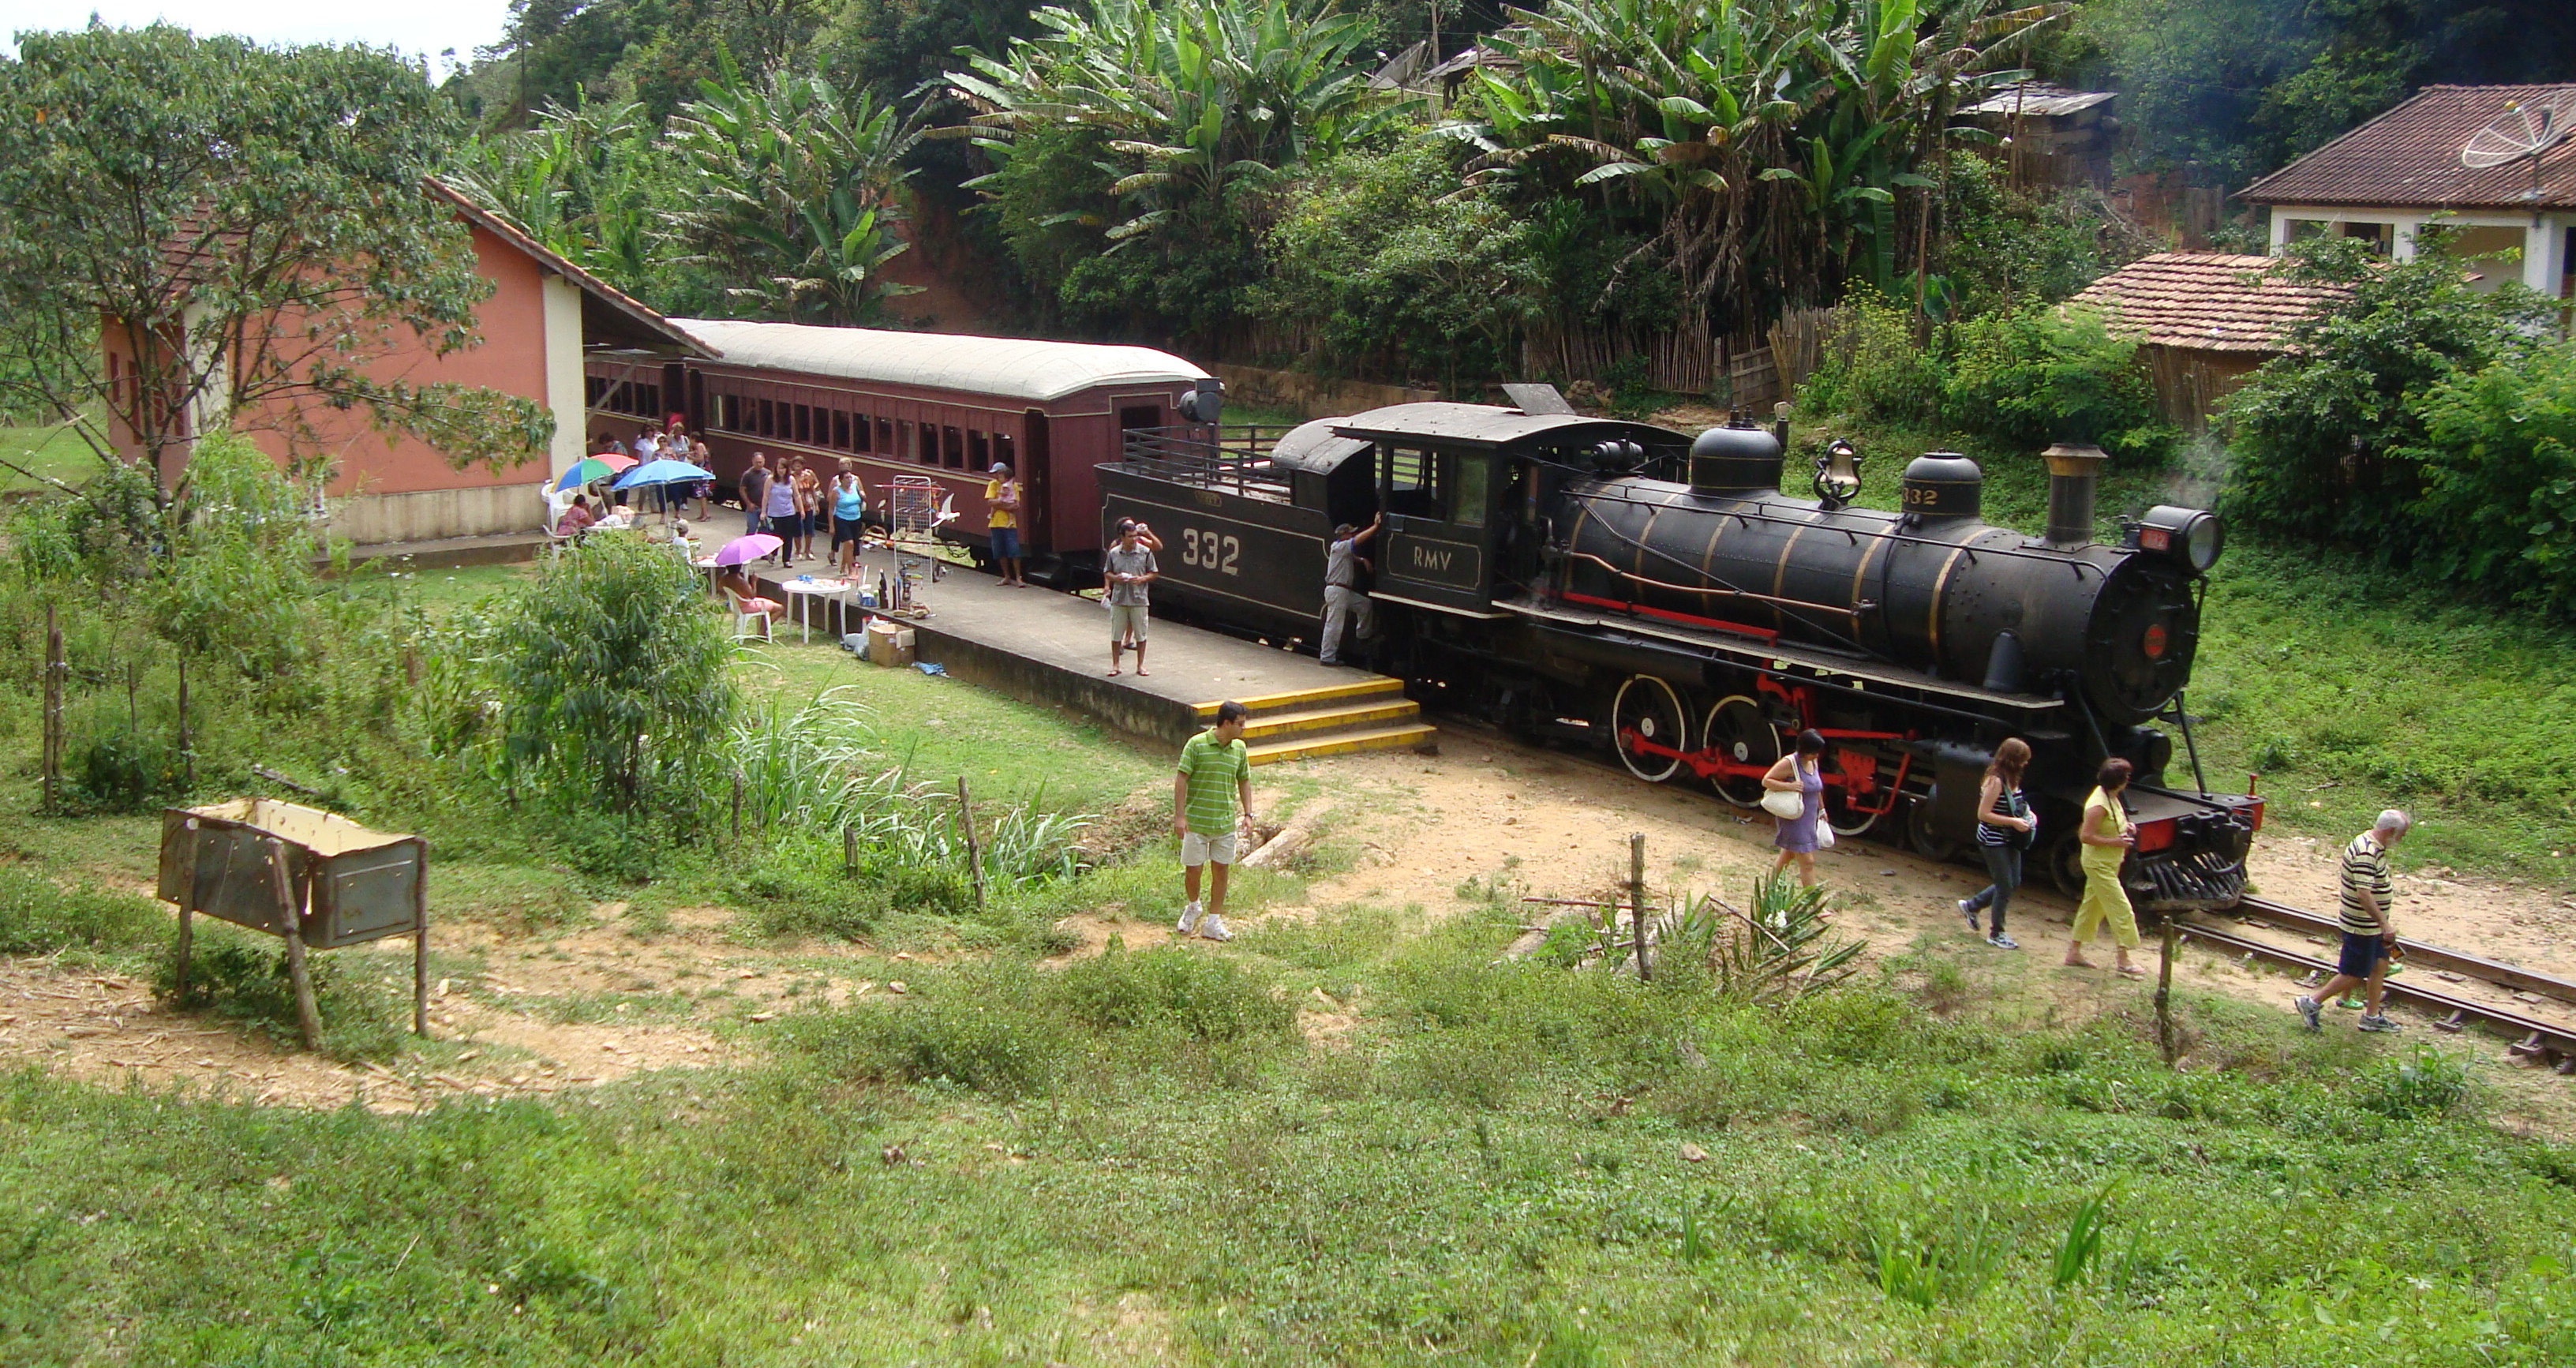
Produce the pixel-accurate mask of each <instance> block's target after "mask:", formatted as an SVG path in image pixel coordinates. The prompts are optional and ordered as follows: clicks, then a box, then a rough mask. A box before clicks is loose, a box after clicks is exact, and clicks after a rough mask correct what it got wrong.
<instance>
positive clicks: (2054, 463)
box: [2040, 442, 2111, 546]
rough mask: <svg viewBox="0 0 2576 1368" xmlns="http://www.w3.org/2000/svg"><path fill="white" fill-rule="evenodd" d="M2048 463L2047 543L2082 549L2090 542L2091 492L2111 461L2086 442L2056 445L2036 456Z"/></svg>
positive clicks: (2091, 527) (2091, 530)
mask: <svg viewBox="0 0 2576 1368" xmlns="http://www.w3.org/2000/svg"><path fill="white" fill-rule="evenodd" d="M2040 456H2041V459H2043V460H2045V461H2047V462H2048V542H2049V544H2050V545H2052V546H2084V545H2087V544H2089V543H2090V542H2091V541H2092V540H2093V489H2094V486H2095V485H2096V484H2097V483H2099V482H2100V479H2101V474H2102V466H2103V465H2104V463H2106V462H2108V461H2109V460H2110V459H2111V458H2110V457H2109V456H2107V455H2105V454H2103V451H2102V448H2100V447H2097V446H2094V445H2093V444H2091V443H2089V442H2084V443H2073V442H2060V443H2058V444H2057V445H2055V446H2053V447H2050V448H2049V449H2048V450H2046V451H2044V452H2042V453H2040Z"/></svg>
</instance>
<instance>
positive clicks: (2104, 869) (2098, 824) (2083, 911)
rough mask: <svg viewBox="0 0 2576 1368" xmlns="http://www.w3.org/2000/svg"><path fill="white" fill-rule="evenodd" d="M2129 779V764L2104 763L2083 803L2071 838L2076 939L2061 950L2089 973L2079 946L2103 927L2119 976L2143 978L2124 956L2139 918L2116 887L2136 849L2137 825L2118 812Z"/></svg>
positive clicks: (2130, 947)
mask: <svg viewBox="0 0 2576 1368" xmlns="http://www.w3.org/2000/svg"><path fill="white" fill-rule="evenodd" d="M2129 774H2130V765H2129V762H2128V761H2126V760H2122V759H2118V758H2116V757H2115V758H2113V759H2109V760H2105V761H2103V762H2102V772H2101V773H2100V774H2099V775H2097V776H2096V777H2095V779H2094V785H2095V787H2094V789H2093V792H2092V793H2091V795H2089V796H2088V797H2086V798H2085V800H2084V820H2083V822H2082V823H2080V824H2078V825H2077V827H2076V828H2075V835H2076V838H2077V839H2079V840H2081V841H2082V842H2084V901H2083V903H2082V904H2080V905H2079V906H2077V907H2076V909H2075V939H2073V940H2071V941H2068V942H2067V944H2066V962H2067V963H2068V964H2071V965H2073V966H2075V967H2076V968H2079V969H2089V968H2091V967H2092V964H2091V962H2090V961H2088V960H2086V959H2085V958H2084V942H2086V941H2088V940H2091V939H2093V932H2094V930H2095V928H2097V927H2099V926H2101V925H2102V923H2104V922H2106V921H2107V922H2109V923H2110V924H2111V943H2112V944H2113V945H2115V946H2117V947H2118V948H2119V955H2120V960H2119V965H2118V968H2119V971H2120V972H2121V973H2122V974H2124V975H2126V976H2128V977H2130V978H2143V977H2145V971H2144V970H2141V969H2140V968H2138V966H2136V965H2134V964H2131V963H2129V952H2130V951H2131V950H2133V949H2135V948H2137V944H2138V914H2137V913H2136V912H2135V911H2133V910H2131V909H2130V907H2129V891H2128V890H2127V889H2125V888H2122V887H2121V886H2120V862H2121V861H2123V860H2125V859H2127V858H2128V856H2129V851H2130V850H2131V849H2132V848H2133V847H2135V846H2136V845H2137V844H2138V827H2137V824H2136V823H2135V822H2132V821H2130V820H2129V814H2128V813H2127V811H2126V810H2124V809H2123V808H2122V807H2121V806H2120V793H2121V791H2122V790H2124V789H2126V788H2128V786H2129Z"/></svg>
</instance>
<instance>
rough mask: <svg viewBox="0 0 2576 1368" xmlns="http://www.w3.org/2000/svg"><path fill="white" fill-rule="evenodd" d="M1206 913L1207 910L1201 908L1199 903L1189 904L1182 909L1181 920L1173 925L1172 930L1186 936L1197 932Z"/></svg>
mask: <svg viewBox="0 0 2576 1368" xmlns="http://www.w3.org/2000/svg"><path fill="white" fill-rule="evenodd" d="M1206 911H1207V909H1206V908H1204V907H1201V906H1200V905H1199V904H1197V903H1189V904H1187V905H1185V906H1183V907H1182V908H1181V919H1180V920H1179V921H1176V922H1174V923H1172V929H1173V930H1175V931H1178V932H1180V933H1181V934H1182V935H1184V936H1186V935H1188V934H1189V933H1191V932H1192V931H1196V930H1197V929H1198V927H1199V918H1200V917H1201V916H1202V915H1204V914H1205V913H1206Z"/></svg>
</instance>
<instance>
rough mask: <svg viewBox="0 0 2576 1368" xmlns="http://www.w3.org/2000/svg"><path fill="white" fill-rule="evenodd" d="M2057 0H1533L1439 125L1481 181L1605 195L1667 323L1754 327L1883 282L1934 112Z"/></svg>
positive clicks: (1893, 263)
mask: <svg viewBox="0 0 2576 1368" xmlns="http://www.w3.org/2000/svg"><path fill="white" fill-rule="evenodd" d="M2065 8H2066V7H2065V6H2064V5H2059V4H2044V5H2038V6H2033V7H2030V8H2025V9H2015V10H2009V11H2006V10H2003V9H2002V7H2001V5H2000V4H1999V3H1996V0H1956V2H1955V3H1950V4H1933V5H1918V3H1917V0H1837V2H1836V3H1832V4H1825V5H1816V4H1808V3H1801V2H1799V0H1748V2H1747V3H1735V0H1549V3H1548V4H1547V6H1546V7H1545V8H1544V9H1541V10H1536V11H1530V12H1527V13H1525V14H1523V15H1522V16H1521V18H1520V21H1519V22H1518V23H1516V24H1515V25H1514V26H1513V27H1511V28H1509V29H1506V30H1504V31H1503V32H1501V33H1499V34H1497V35H1495V37H1494V39H1493V40H1492V43H1493V46H1494V47H1496V48H1497V49H1498V50H1500V51H1501V52H1502V53H1503V54H1504V55H1505V56H1506V57H1508V58H1509V59H1510V60H1509V61H1508V62H1507V63H1503V64H1498V66H1499V69H1498V70H1487V69H1480V70H1479V72H1478V81H1477V85H1476V88H1475V91H1474V98H1473V99H1472V100H1471V101H1470V102H1469V103H1468V105H1467V108H1466V110H1465V111H1464V113H1463V114H1462V117H1461V118H1460V119H1459V120H1458V121H1457V122H1455V123H1453V124H1451V125H1449V126H1448V131H1450V132H1451V133H1453V134H1454V135H1456V136H1459V137H1463V138H1467V139H1469V140H1471V141H1473V142H1474V143H1476V144H1477V146H1479V147H1480V148H1481V149H1483V151H1484V152H1485V154H1486V155H1485V157H1484V159H1483V161H1482V162H1481V163H1480V167H1481V168H1482V169H1483V170H1484V171H1486V172H1487V173H1489V175H1491V176H1496V177H1502V176H1508V177H1512V178H1515V179H1520V180H1524V181H1535V182H1540V183H1561V178H1563V177H1566V176H1569V175H1570V176H1571V184H1572V185H1573V186H1574V187H1577V188H1581V187H1594V186H1597V187H1602V188H1603V191H1604V192H1605V193H1611V194H1614V195H1615V196H1620V197H1624V201H1623V200H1621V199H1616V198H1614V199H1613V200H1612V201H1611V205H1612V207H1613V208H1614V211H1615V210H1621V209H1626V210H1631V211H1633V212H1638V213H1641V214H1643V215H1645V216H1647V217H1648V218H1649V220H1650V221H1651V222H1652V223H1653V224H1654V237H1653V239H1652V244H1653V248H1654V250H1655V253H1656V255H1657V256H1658V257H1659V258H1660V260H1661V261H1662V262H1665V263H1668V264H1669V266H1670V268H1671V269H1672V270H1674V271H1675V272H1677V273H1678V274H1679V276H1680V284H1681V290H1682V297H1683V299H1684V301H1685V304H1686V307H1687V309H1688V317H1687V319H1686V322H1685V326H1687V327H1692V328H1694V329H1698V330H1700V331H1706V330H1707V329H1708V328H1710V327H1712V326H1714V327H1717V328H1720V329H1734V328H1741V327H1749V326H1757V325H1759V324H1760V323H1762V322H1765V321H1767V320H1768V319H1769V318H1771V317H1772V316H1774V314H1775V313H1776V311H1777V310H1778V308H1779V307H1781V306H1782V305H1783V304H1798V303H1812V302H1817V301H1821V300H1827V299H1831V298H1833V297H1834V296H1835V295H1836V294H1837V293H1839V290H1840V285H1841V282H1842V279H1843V278H1844V276H1845V275H1846V274H1849V275H1852V276H1856V277H1858V278H1861V279H1866V280H1869V281H1871V282H1873V283H1875V284H1877V285H1878V286H1879V287H1880V288H1881V289H1882V290H1892V289H1893V288H1894V287H1895V278H1896V274H1897V271H1898V267H1899V263H1900V261H1901V260H1902V257H1903V255H1904V254H1903V253H1902V252H1901V251H1900V234H1901V228H1902V217H1903V216H1902V215H1901V214H1900V212H1899V208H1898V203H1899V197H1900V194H1902V193H1906V192H1911V193H1912V195H1913V197H1914V199H1915V201H1916V203H1917V204H1918V206H1919V205H1920V204H1921V203H1922V202H1923V192H1925V191H1927V190H1929V189H1931V188H1933V187H1934V185H1935V184H1936V182H1935V181H1934V180H1933V179H1931V178H1929V177H1927V176H1926V175H1925V174H1923V168H1924V167H1925V165H1926V164H1927V163H1928V162H1929V161H1930V160H1931V159H1933V158H1935V157H1936V156H1938V155H1939V154H1940V153H1941V152H1942V151H1943V149H1945V148H1946V146H1947V141H1946V138H1945V135H1946V133H1947V130H1948V123H1949V117H1950V114H1951V112H1952V111H1953V110H1955V109H1956V108H1957V107H1958V106H1959V104H1960V103H1962V102H1963V101H1964V100H1965V99H1968V98H1971V97H1973V95H1974V94H1976V93H1977V92H1979V91H1981V90H1983V89H1984V88H1986V87H1988V86H1991V85H1993V84H1995V83H1997V82H1999V81H2002V80H2005V79H2009V78H2010V77H2011V76H2013V75H2016V74H2018V73H2016V72H2013V71H2008V70H2005V69H2003V63H2004V61H2005V59H2006V58H2007V57H2008V56H2010V55H2011V54H2012V53H2014V52H2016V51H2018V50H2019V48H2020V46H2021V45H2022V44H2023V43H2025V42H2026V40H2027V39H2028V38H2029V37H2030V36H2031V35H2032V33H2033V32H2034V30H2036V29H2037V28H2038V27H2039V26H2040V25H2043V24H2046V23H2048V22H2050V21H2052V20H2054V19H2055V18H2057V17H2058V16H2059V15H2061V14H2062V13H2063V12H2064V11H2065ZM1922 212H1923V211H1922V210H1921V209H1920V208H1919V207H1918V210H1917V215H1916V218H1917V227H1916V230H1915V240H1916V242H1917V243H1918V247H1919V244H1921V243H1922V241H1923V240H1924V237H1925V233H1926V229H1925V228H1924V227H1923V226H1922ZM1915 255H1916V256H1917V257H1918V258H1919V257H1920V255H1921V252H1920V251H1919V250H1918V251H1917V253H1915Z"/></svg>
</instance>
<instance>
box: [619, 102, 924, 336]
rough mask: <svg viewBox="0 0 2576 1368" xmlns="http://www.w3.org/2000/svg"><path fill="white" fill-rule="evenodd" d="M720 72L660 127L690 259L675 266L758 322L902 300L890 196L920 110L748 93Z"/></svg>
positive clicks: (897, 209)
mask: <svg viewBox="0 0 2576 1368" xmlns="http://www.w3.org/2000/svg"><path fill="white" fill-rule="evenodd" d="M720 56H721V55H720ZM720 68H721V70H720V74H719V76H718V77H717V78H716V79H711V80H707V81H702V82H700V84H699V98H698V99H697V100H695V101H693V102H691V103H690V104H688V105H687V106H685V107H683V108H682V109H681V110H680V112H679V113H678V114H676V115H674V116H673V118H672V120H671V128H670V143H671V147H672V150H673V151H674V152H675V153H676V155H677V157H678V162H679V167H680V170H681V174H682V180H681V184H680V186H679V191H678V205H679V207H678V208H677V209H676V210H675V212H674V213H673V215H672V218H673V222H674V224H675V227H676V233H677V236H678V238H679V240H680V241H681V242H683V243H685V244H686V245H688V246H689V247H691V248H692V249H694V253H695V254H694V255H693V256H690V257H688V258H685V259H686V260H689V261H692V262H695V263H698V264H702V265H705V266H707V267H709V268H711V269H712V270H713V271H714V272H715V274H716V275H717V276H718V278H719V279H720V281H721V282H722V286H723V288H724V290H725V293H726V295H727V296H728V297H729V298H732V299H734V300H736V301H739V302H740V303H741V304H742V305H743V306H744V307H746V308H750V309H753V310H756V311H758V312H762V313H766V314H771V315H775V316H782V317H788V318H797V319H805V320H810V321H815V322H826V323H863V322H869V321H873V320H874V319H876V318H877V317H879V316H880V315H881V314H882V313H883V311H884V307H885V301H886V300H887V299H889V298H890V297H892V296H895V295H898V294H904V293H909V292H910V291H909V290H908V288H907V287H904V286H901V285H898V284H896V283H895V282H893V281H890V280H888V279H886V278H885V273H884V267H885V264H886V263H887V262H888V261H891V260H892V259H893V258H894V257H896V256H897V255H900V254H901V253H902V252H903V251H904V250H905V249H906V248H907V247H908V245H909V244H908V243H907V242H905V241H904V240H903V238H902V236H901V233H900V225H901V223H902V220H903V205H902V201H901V199H900V192H901V188H902V185H903V182H904V180H905V179H906V177H908V176H909V175H910V172H909V171H908V170H907V169H906V168H905V167H904V165H903V161H904V158H905V157H906V156H907V155H909V154H910V153H911V152H912V150H913V149H914V148H915V147H916V146H918V145H919V144H920V141H921V132H922V123H921V119H920V116H919V111H918V110H916V111H915V112H914V114H913V115H912V116H910V117H904V116H899V115H898V114H897V113H896V111H895V110H894V108H893V107H892V106H889V105H880V104H878V103H877V102H876V100H875V98H874V97H873V96H872V95H869V94H867V93H864V92H863V93H861V94H860V95H859V96H858V97H856V98H855V99H844V98H843V97H842V96H841V95H840V94H839V92H837V91H835V90H834V89H833V88H832V86H831V84H830V83H829V82H826V81H824V80H822V79H821V78H819V77H789V76H783V75H772V76H770V77H769V78H767V79H766V80H764V81H762V82H760V83H758V84H753V83H750V82H747V81H745V80H744V79H743V78H742V76H741V74H740V72H739V71H738V70H736V69H735V68H734V66H733V65H732V63H731V62H730V61H729V60H720Z"/></svg>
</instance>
